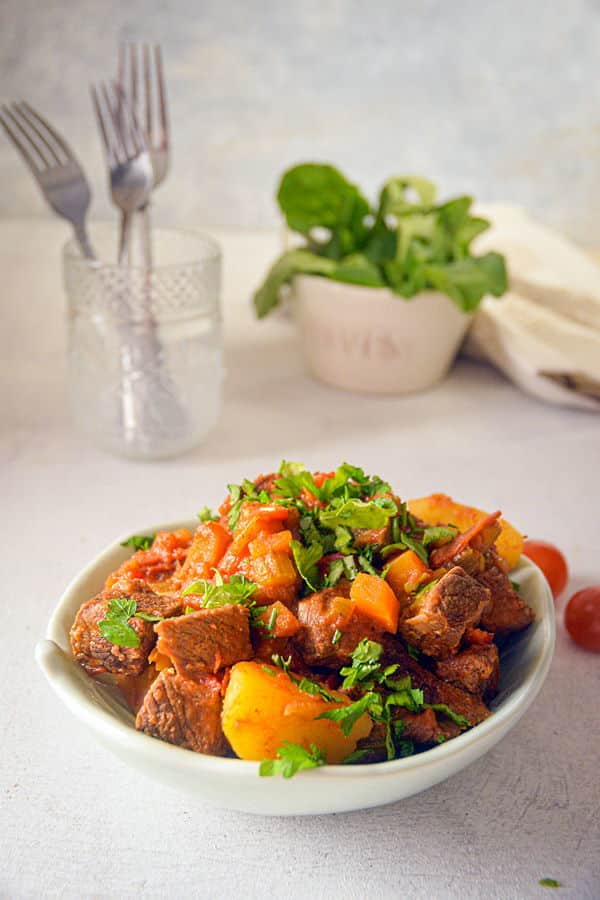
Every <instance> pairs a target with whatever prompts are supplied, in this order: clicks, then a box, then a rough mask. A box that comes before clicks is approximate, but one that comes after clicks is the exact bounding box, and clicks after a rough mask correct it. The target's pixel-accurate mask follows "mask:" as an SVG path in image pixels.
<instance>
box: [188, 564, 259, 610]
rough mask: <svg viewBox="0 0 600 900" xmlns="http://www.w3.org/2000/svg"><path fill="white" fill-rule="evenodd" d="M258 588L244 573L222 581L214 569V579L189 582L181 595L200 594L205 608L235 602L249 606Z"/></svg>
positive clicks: (221, 577)
mask: <svg viewBox="0 0 600 900" xmlns="http://www.w3.org/2000/svg"><path fill="white" fill-rule="evenodd" d="M256 590H258V585H256V584H254V582H252V581H248V579H247V578H246V577H245V576H244V575H232V576H231V577H230V579H229V581H227V582H225V581H223V576H222V575H221V574H220V572H217V571H215V580H214V582H212V581H207V580H206V579H204V578H202V579H200V581H194V582H193V583H192V584H189V585H188V586H187V587H186V589H185V590H184V591H182V592H181V596H182V597H186V596H187V595H188V594H201V595H202V599H201V601H200V602H201V603H202V606H203V607H204V608H205V609H215V608H216V607H218V606H228V605H231V604H237V605H240V606H249V605H250V600H251V598H252V595H253V594H254V593H255V591H256Z"/></svg>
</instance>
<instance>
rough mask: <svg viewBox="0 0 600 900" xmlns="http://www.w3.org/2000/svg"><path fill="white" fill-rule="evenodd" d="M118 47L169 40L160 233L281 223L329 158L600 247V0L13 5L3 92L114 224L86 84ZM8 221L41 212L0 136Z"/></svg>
mask: <svg viewBox="0 0 600 900" xmlns="http://www.w3.org/2000/svg"><path fill="white" fill-rule="evenodd" d="M120 39H151V40H152V39H160V40H161V41H162V43H163V45H164V51H165V57H166V62H167V70H168V77H169V83H170V96H171V102H172V107H173V108H172V122H173V127H174V139H175V166H174V170H173V172H172V175H171V176H170V179H169V181H168V182H167V183H166V185H165V186H164V187H163V188H162V190H161V193H160V196H159V197H157V204H158V211H157V216H158V217H160V219H161V220H162V221H163V222H168V223H179V224H184V223H185V224H193V223H204V224H208V225H211V224H213V225H214V224H219V225H233V226H238V225H239V226H269V225H272V224H273V223H274V222H275V221H276V211H275V207H274V204H273V191H274V186H275V184H276V181H277V177H278V175H279V173H280V172H281V170H282V169H283V168H284V167H285V166H288V165H289V164H291V163H293V162H295V161H299V160H305V159H321V160H331V161H334V162H336V163H337V164H338V165H339V166H340V167H342V168H343V169H344V170H345V171H346V172H347V173H348V174H349V176H350V177H352V178H353V179H355V180H357V181H359V182H360V183H363V184H364V185H365V187H366V188H367V189H368V190H369V191H374V190H375V189H376V187H377V186H378V184H379V183H380V182H381V181H382V180H383V178H384V177H385V176H387V175H390V174H393V173H396V174H397V173H402V172H411V171H412V172H421V173H423V174H427V175H430V176H434V177H435V178H436V179H437V180H438V181H439V182H440V183H441V185H442V189H443V193H444V194H448V193H453V192H456V191H470V192H472V193H474V194H475V195H476V196H478V197H479V198H480V199H482V200H495V201H510V202H518V203H521V204H524V205H526V206H528V207H529V208H530V209H531V210H532V211H533V212H535V213H536V214H537V215H538V216H540V217H541V218H542V219H544V220H545V221H547V222H549V223H552V224H555V225H558V226H560V227H562V228H564V229H565V230H567V231H568V232H570V233H571V234H573V235H574V236H576V237H578V238H579V239H581V240H583V241H586V242H587V243H596V244H598V243H600V221H599V220H598V219H599V217H598V214H597V213H598V210H599V208H600V196H599V191H598V182H599V178H598V174H597V173H598V171H599V168H600V66H599V62H598V60H599V50H600V4H598V3H597V2H593V0H588V2H584V0H569V2H548V0H546V2H544V0H529V2H526V0H503V2H501V3H495V2H494V3H493V2H489V0H488V2H486V0H478V2H475V0H456V2H453V3H448V2H447V0H420V2H419V0H408V2H407V0H374V2H371V3H367V2H365V0H297V2H294V3H291V2H288V0H280V2H277V0H264V2H257V0H246V2H244V0H229V2H223V0H162V2H161V0H150V2H142V0H127V2H124V0H63V2H59V0H44V2H40V0H37V2H36V0H0V97H1V98H2V99H3V100H8V99H16V98H20V97H26V98H28V99H29V100H30V101H31V102H32V103H33V104H34V105H35V106H37V107H39V108H40V110H42V111H43V112H45V113H47V115H48V116H49V117H50V118H51V120H52V121H54V122H55V123H56V124H57V125H58V126H59V127H60V129H61V130H62V131H63V132H64V134H65V135H66V136H67V137H68V139H69V140H70V141H71V142H72V144H73V145H74V147H76V149H77V151H78V153H79V155H80V156H81V158H82V160H83V161H84V163H85V165H86V168H87V169H88V172H89V175H90V178H91V180H92V182H93V186H94V213H95V214H96V215H97V216H100V217H106V216H107V215H109V214H111V210H110V207H109V204H108V199H107V192H106V185H105V180H104V173H103V170H102V167H101V157H100V150H99V145H98V139H97V135H96V133H95V127H94V123H93V121H92V115H91V109H90V103H89V97H88V83H89V82H90V81H92V80H93V79H97V78H99V77H102V76H107V75H110V74H111V71H112V70H113V69H114V59H115V53H116V46H117V42H118V41H119V40H120ZM0 188H1V189H0V214H13V215H14V214H22V213H36V212H40V214H44V213H45V209H44V207H43V206H42V203H41V200H40V199H39V198H38V196H37V194H36V191H35V189H34V187H33V186H32V184H31V183H30V179H29V177H28V175H27V174H26V172H25V170H24V168H23V167H22V165H21V164H20V162H19V161H18V160H17V158H16V157H15V154H14V152H13V151H12V149H11V148H10V147H9V146H8V145H7V143H6V141H4V140H3V135H0Z"/></svg>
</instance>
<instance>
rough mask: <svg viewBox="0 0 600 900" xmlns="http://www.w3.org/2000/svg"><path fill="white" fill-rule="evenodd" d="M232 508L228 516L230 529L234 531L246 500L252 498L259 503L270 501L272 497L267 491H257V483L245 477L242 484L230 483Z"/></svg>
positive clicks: (228, 486)
mask: <svg viewBox="0 0 600 900" xmlns="http://www.w3.org/2000/svg"><path fill="white" fill-rule="evenodd" d="M227 488H228V490H229V499H230V500H231V509H230V510H229V514H228V517H227V521H228V523H229V527H230V529H231V530H232V531H233V530H234V529H235V527H236V525H237V523H238V519H239V517H240V513H241V511H242V506H243V504H244V503H246V501H248V500H252V501H255V502H258V503H270V502H271V498H270V497H269V495H268V493H267V492H266V491H257V490H256V485H255V484H254V483H253V482H252V481H250V480H249V479H248V478H244V480H243V481H242V483H241V484H228V485H227Z"/></svg>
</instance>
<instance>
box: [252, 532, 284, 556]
mask: <svg viewBox="0 0 600 900" xmlns="http://www.w3.org/2000/svg"><path fill="white" fill-rule="evenodd" d="M291 543H292V532H291V531H288V530H287V529H286V530H285V531H277V532H275V533H274V534H266V533H264V532H263V533H261V534H259V535H258V537H256V538H254V540H253V541H250V543H249V544H248V550H249V551H250V556H251V557H252V558H253V559H256V557H257V556H265V554H267V553H289V552H290V546H291Z"/></svg>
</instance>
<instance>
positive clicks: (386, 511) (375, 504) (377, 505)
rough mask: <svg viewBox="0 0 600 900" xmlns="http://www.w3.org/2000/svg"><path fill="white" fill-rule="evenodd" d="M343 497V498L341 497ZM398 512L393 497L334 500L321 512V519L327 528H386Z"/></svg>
mask: <svg viewBox="0 0 600 900" xmlns="http://www.w3.org/2000/svg"><path fill="white" fill-rule="evenodd" d="M340 499H341V498H340ZM397 512H398V508H397V506H396V504H395V503H394V501H393V500H392V498H391V497H377V499H376V500H359V499H350V500H345V501H344V500H341V502H340V501H339V500H337V501H336V500H333V501H332V503H331V505H330V506H329V507H328V508H326V509H322V510H321V511H320V512H319V521H320V522H321V524H322V525H325V526H326V527H327V528H335V527H336V526H340V525H341V526H344V527H346V528H384V527H385V525H387V523H388V520H389V519H390V518H391V517H392V516H393V515H395V514H396V513H397Z"/></svg>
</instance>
